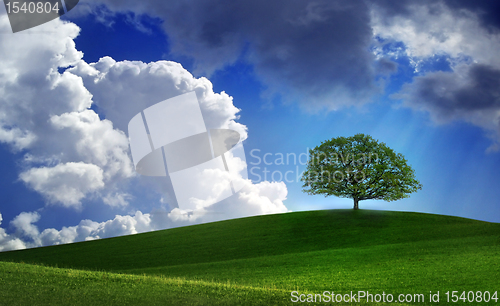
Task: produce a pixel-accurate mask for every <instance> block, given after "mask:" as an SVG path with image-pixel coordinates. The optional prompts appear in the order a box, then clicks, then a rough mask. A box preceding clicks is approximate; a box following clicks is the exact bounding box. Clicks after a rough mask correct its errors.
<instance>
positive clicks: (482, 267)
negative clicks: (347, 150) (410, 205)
mask: <svg viewBox="0 0 500 306" xmlns="http://www.w3.org/2000/svg"><path fill="white" fill-rule="evenodd" d="M0 261H6V262H8V261H12V262H24V263H26V264H25V265H23V266H21V267H20V268H19V269H21V268H24V267H28V268H24V269H28V270H29V271H31V272H26V273H24V274H22V275H25V277H24V278H23V276H20V277H18V278H17V281H16V280H15V279H12V277H13V276H12V275H11V274H13V275H15V274H16V273H13V272H12V269H16V268H15V267H19V264H17V265H13V264H7V263H3V264H1V263H0V284H1V285H2V288H7V287H9V286H10V287H13V286H15V284H17V286H20V284H22V281H23V279H25V280H26V281H27V280H31V279H42V278H43V277H44V276H43V275H52V274H54V275H56V274H57V273H59V272H57V271H59V270H57V269H53V268H49V267H39V266H30V265H27V263H30V264H38V265H40V264H43V265H45V266H52V267H59V268H73V269H80V270H90V271H93V272H89V271H77V270H71V271H75V272H74V273H77V275H79V274H78V273H83V274H84V275H86V274H85V273H96V275H97V274H99V273H108V274H109V273H122V275H118V274H112V275H113V277H116V278H117V279H120V282H123V283H124V284H128V283H130V282H132V283H133V281H130V282H129V281H128V278H129V277H130V278H131V279H134V277H139V276H141V277H144V278H145V282H143V283H144V284H146V283H147V284H150V286H151V287H152V288H154V287H155V286H157V284H160V283H161V284H164V286H165V288H170V287H169V286H174V287H175V286H177V287H176V288H177V289H179V288H181V289H179V290H177V291H176V290H169V289H166V290H165V292H162V293H158V294H160V295H159V296H158V297H157V298H158V299H159V300H162V301H170V302H172V301H174V300H175V299H179V298H180V297H190V298H192V299H193V298H194V299H195V300H193V301H190V303H188V304H190V305H196V304H199V305H212V304H215V303H218V304H220V305H223V304H227V305H235V304H238V303H240V304H242V305H257V304H262V305H266V304H268V305H274V304H291V302H290V292H291V291H292V290H298V291H300V292H301V293H322V292H323V291H325V290H328V291H335V292H339V293H349V292H350V291H358V290H364V291H366V290H369V291H370V292H371V293H380V294H381V293H382V292H383V291H384V292H386V293H391V294H394V295H395V296H397V295H398V294H401V293H403V294H408V293H412V294H413V293H418V294H420V293H423V294H425V295H426V301H428V294H429V291H433V292H437V291H438V290H439V291H440V292H441V294H440V298H441V302H442V303H441V304H443V305H447V304H449V303H446V301H445V298H446V296H445V295H444V292H446V291H448V290H450V291H452V290H457V291H460V292H461V291H478V290H480V291H490V292H494V291H498V290H500V287H499V286H498V279H499V277H500V265H499V262H500V224H495V223H488V222H482V221H477V220H470V219H464V218H457V217H450V216H441V215H430V214H420V213H407V212H382V211H365V210H360V211H352V210H332V211H309V212H298V213H287V214H280V215H268V216H258V217H251V218H243V219H236V220H228V221H222V222H215V223H209V224H202V225H195V226H189V227H183V228H175V229H169V230H164V231H157V232H151V233H144V234H138V235H131V236H125V237H118V238H110V239H102V240H97V241H89V242H82V243H74V244H68V245H61V246H53V247H44V248H37V249H30V250H23V251H12V252H4V253H0ZM1 269H4V270H1ZM5 271H7V272H5ZM8 271H10V272H11V273H8ZM63 271H67V270H63ZM99 271H100V272H99ZM30 273H31V274H30ZM37 273H38V274H37ZM44 273H45V274H44ZM51 273H52V274H51ZM64 273H66V272H64ZM64 273H63V274H64ZM134 274H135V275H136V276H132V275H134ZM96 277H97V279H100V281H101V283H102V284H101V285H100V286H98V287H100V288H101V287H102V288H105V287H106V286H110V285H112V284H113V283H109V282H108V281H106V280H103V279H102V278H101V276H96ZM56 279H58V278H56ZM79 279H80V281H81V283H82V288H87V289H85V290H91V291H92V290H94V289H92V288H91V287H89V286H90V285H89V284H92V282H90V283H88V282H85V281H84V278H79ZM165 279H167V280H168V281H170V282H173V283H169V284H170V285H168V284H166V283H164V282H165ZM7 280H8V281H7ZM175 281H178V282H179V281H180V282H181V284H180V285H179V283H175ZM148 282H149V283H148ZM56 283H57V281H56ZM143 283H141V284H143ZM155 284H156V285H155ZM172 284H174V285H172ZM4 286H7V287H4ZM144 286H146V285H144ZM207 286H208V287H207ZM210 286H212V287H210ZM16 288H17V289H15V288H12V290H14V291H15V292H16V290H17V292H19V291H20V290H21V291H22V290H23V289H22V288H23V287H16ZM56 288H58V286H56ZM89 288H90V289H89ZM120 288H121V287H116V288H115V287H112V288H111V289H109V290H111V291H110V292H116V293H117V296H118V297H117V299H118V300H120V296H121V295H120V294H118V293H119V292H120V290H121V289H120ZM145 288H147V286H146V287H144V290H146V289H145ZM207 288H218V289H217V290H215V291H214V290H208V289H207ZM32 290H35V291H36V290H37V289H36V288H35V287H33V289H32ZM82 290H83V289H82ZM95 290H97V289H95ZM7 291H9V290H2V291H1V292H0V300H3V298H5V295H6V294H8V293H6V292H7ZM27 291H29V292H32V291H30V290H27ZM122 291H123V297H122V299H124V300H123V301H126V300H125V298H124V297H125V296H127V294H131V292H134V293H135V294H137V295H140V292H142V291H141V290H140V289H137V288H135V287H133V288H132V287H127V286H125V287H123V289H122ZM153 291H154V290H153ZM44 292H45V291H44ZM214 292H216V294H215V293H214ZM217 292H218V293H217ZM183 293H185V294H183ZM41 294H42V293H41ZM61 294H62V295H67V294H68V293H67V292H66V293H63V292H61ZM96 294H97V296H99V294H98V293H96ZM111 295H112V294H111ZM151 296H152V297H154V296H155V295H154V294H152V295H151ZM201 297H203V298H201ZM243 297H246V298H243ZM41 298H43V294H42V296H41ZM198 298H199V299H198ZM443 300H444V301H443ZM83 301H84V300H82V302H83ZM459 302H461V301H459ZM131 303H132V304H135V302H131ZM0 304H1V301H0ZM87 304H93V303H92V302H91V301H89V303H87ZM144 304H154V301H149V302H145V303H144ZM163 304H169V303H168V302H167V303H163ZM170 304H172V305H176V304H179V303H178V302H175V303H170ZM354 304H356V303H354ZM398 304H400V305H403V303H398ZM435 304H436V303H433V304H432V305H435ZM474 304H478V303H474ZM454 305H461V304H460V303H454ZM463 305H470V303H467V302H466V303H464V304H463Z"/></svg>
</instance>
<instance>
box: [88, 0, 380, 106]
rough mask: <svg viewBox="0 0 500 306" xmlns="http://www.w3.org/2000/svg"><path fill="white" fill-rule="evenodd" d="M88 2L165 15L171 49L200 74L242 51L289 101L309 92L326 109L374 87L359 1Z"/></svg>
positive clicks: (363, 96) (366, 21) (366, 18)
mask: <svg viewBox="0 0 500 306" xmlns="http://www.w3.org/2000/svg"><path fill="white" fill-rule="evenodd" d="M92 1H94V2H100V3H105V4H106V5H107V6H108V7H109V8H110V9H111V10H113V11H127V10H131V11H133V12H135V13H136V14H140V13H147V14H149V15H153V16H157V17H160V18H162V20H163V21H164V29H165V32H166V33H167V35H168V36H169V40H170V41H171V47H172V52H173V53H175V54H181V55H184V56H185V55H187V56H190V57H192V58H193V59H194V63H195V71H194V72H195V74H197V75H200V74H205V75H206V74H210V73H212V72H213V71H215V70H217V69H221V68H223V67H224V66H225V65H228V64H231V63H234V62H235V61H236V60H237V59H239V58H240V57H241V56H242V54H244V60H246V61H248V62H249V63H251V64H253V65H254V68H255V72H256V73H257V75H258V76H259V77H260V78H261V80H262V81H263V84H264V85H265V86H268V89H269V93H275V92H278V93H281V94H283V95H284V96H285V99H286V100H290V99H291V98H292V97H293V98H294V99H300V98H304V97H306V98H311V97H313V98H314V99H315V101H316V102H317V103H318V104H319V105H323V106H327V107H330V106H329V104H332V105H334V106H335V105H340V104H346V103H348V104H351V103H353V104H355V103H361V102H366V101H367V99H368V98H369V97H370V95H371V94H372V93H373V92H374V90H375V86H374V82H373V80H374V73H375V72H374V69H373V61H374V57H373V55H372V53H371V52H370V50H369V46H370V43H371V38H372V30H371V26H370V15H369V8H368V7H367V6H366V4H365V3H364V2H363V1H349V2H347V1H330V0H325V1H323V0H320V1H300V0H292V1H290V0H287V1H285V0H281V1H264V0H256V1H224V2H223V3H221V2H220V1H168V2H162V1H153V0H150V1H137V2H135V1H134V2H131V1H118V0H92ZM334 93H337V94H339V95H338V96H339V97H340V96H342V97H344V99H345V100H346V101H334V100H332V99H331V98H332V96H333V94H334ZM308 100H309V101H311V99H308ZM339 100H340V98H339ZM360 101H361V102H360ZM333 108H334V107H333Z"/></svg>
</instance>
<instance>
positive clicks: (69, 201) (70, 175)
mask: <svg viewBox="0 0 500 306" xmlns="http://www.w3.org/2000/svg"><path fill="white" fill-rule="evenodd" d="M19 177H20V179H21V180H22V181H23V182H25V183H26V184H28V185H29V186H30V187H31V188H33V189H34V190H36V191H38V192H40V193H41V194H43V195H44V196H45V197H46V198H47V199H48V200H49V201H50V202H51V203H61V204H62V205H64V206H66V207H72V206H74V207H76V208H80V207H81V202H80V201H81V200H82V199H83V198H84V197H85V195H86V194H88V193H92V192H94V191H96V190H98V189H101V188H103V187H104V181H103V171H102V169H101V168H99V167H98V166H96V165H94V164H86V163H82V162H78V163H65V164H58V165H57V166H55V167H50V168H49V167H40V168H31V169H30V170H28V171H26V172H23V173H21V174H20V175H19Z"/></svg>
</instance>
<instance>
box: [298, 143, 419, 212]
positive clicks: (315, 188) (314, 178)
mask: <svg viewBox="0 0 500 306" xmlns="http://www.w3.org/2000/svg"><path fill="white" fill-rule="evenodd" d="M301 180H302V182H303V183H304V184H303V186H302V187H303V188H304V189H303V191H304V192H306V193H308V194H323V195H324V196H325V197H327V196H332V195H333V196H337V197H342V198H351V199H353V200H354V209H358V208H359V206H358V202H359V201H362V200H368V199H380V200H385V201H395V200H399V199H402V198H407V197H409V194H410V193H413V192H416V191H417V190H420V189H422V184H420V182H419V181H418V180H417V179H416V178H415V171H414V170H413V169H412V168H411V167H410V166H409V165H408V164H407V160H406V159H405V157H404V156H403V155H402V154H400V153H396V152H394V151H393V150H392V149H391V148H389V147H388V146H387V145H386V144H385V143H382V142H378V141H377V140H375V139H373V138H372V137H371V136H369V135H364V134H356V135H354V136H351V137H337V138H332V139H331V140H327V141H324V142H322V143H321V144H320V145H319V146H317V147H315V148H314V149H311V150H309V160H308V164H307V168H306V171H304V173H303V174H302V177H301Z"/></svg>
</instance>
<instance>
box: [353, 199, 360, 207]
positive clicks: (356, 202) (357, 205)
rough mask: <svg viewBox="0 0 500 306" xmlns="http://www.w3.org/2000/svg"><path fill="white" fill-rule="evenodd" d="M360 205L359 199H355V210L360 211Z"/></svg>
mask: <svg viewBox="0 0 500 306" xmlns="http://www.w3.org/2000/svg"><path fill="white" fill-rule="evenodd" d="M358 203H359V200H358V198H354V210H357V209H359V204H358Z"/></svg>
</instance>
